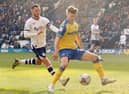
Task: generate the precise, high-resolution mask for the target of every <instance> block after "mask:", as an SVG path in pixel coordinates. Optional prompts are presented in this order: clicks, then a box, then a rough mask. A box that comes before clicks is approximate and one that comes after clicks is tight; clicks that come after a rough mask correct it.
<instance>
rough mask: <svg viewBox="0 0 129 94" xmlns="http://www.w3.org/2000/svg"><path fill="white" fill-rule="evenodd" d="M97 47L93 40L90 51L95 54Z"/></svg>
mask: <svg viewBox="0 0 129 94" xmlns="http://www.w3.org/2000/svg"><path fill="white" fill-rule="evenodd" d="M95 46H96V45H95V41H94V40H92V42H91V45H90V48H89V51H90V52H94V49H95Z"/></svg>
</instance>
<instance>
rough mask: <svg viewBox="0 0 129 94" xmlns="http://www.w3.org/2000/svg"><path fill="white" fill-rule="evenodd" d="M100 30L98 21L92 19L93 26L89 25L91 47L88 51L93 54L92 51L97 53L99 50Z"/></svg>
mask: <svg viewBox="0 0 129 94" xmlns="http://www.w3.org/2000/svg"><path fill="white" fill-rule="evenodd" d="M100 38H101V36H100V29H99V25H98V19H97V18H94V19H93V24H92V25H91V45H90V49H89V51H91V52H94V49H96V51H99V49H100Z"/></svg>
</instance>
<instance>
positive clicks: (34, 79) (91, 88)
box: [0, 53, 129, 94]
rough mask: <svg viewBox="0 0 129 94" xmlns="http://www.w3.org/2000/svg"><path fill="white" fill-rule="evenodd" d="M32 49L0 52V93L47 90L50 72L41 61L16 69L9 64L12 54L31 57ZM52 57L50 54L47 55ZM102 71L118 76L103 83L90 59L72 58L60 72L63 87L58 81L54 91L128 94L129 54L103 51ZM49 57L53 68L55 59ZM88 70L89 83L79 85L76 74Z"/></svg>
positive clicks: (38, 93)
mask: <svg viewBox="0 0 129 94" xmlns="http://www.w3.org/2000/svg"><path fill="white" fill-rule="evenodd" d="M33 56H34V55H33V54H32V53H0V94H49V93H48V91H47V86H48V85H49V83H50V80H51V75H50V74H49V73H48V72H47V70H46V68H45V67H44V66H43V65H36V66H35V65H20V66H18V67H16V69H15V70H13V69H11V64H12V63H13V60H14V59H15V58H28V57H33ZM48 57H49V58H50V59H51V54H49V55H48ZM102 57H103V58H104V63H103V66H104V69H105V74H106V75H107V76H109V77H112V78H114V79H117V82H116V83H114V84H111V85H107V86H102V85H101V83H100V80H99V77H98V75H97V72H96V71H95V70H94V67H93V64H92V63H90V62H84V61H83V62H81V61H71V62H70V64H69V67H68V68H67V69H66V70H65V72H64V74H63V76H69V77H70V81H69V83H68V85H67V86H66V87H62V86H61V84H60V83H59V82H57V85H56V87H55V92H54V94H71V93H72V94H129V57H128V56H126V55H103V56H102ZM51 61H52V64H53V66H54V68H55V69H57V68H58V65H59V63H58V61H56V62H55V61H53V60H51ZM82 73H87V74H89V75H90V76H91V78H92V80H91V83H90V85H88V86H82V85H81V84H80V83H79V75H80V74H82Z"/></svg>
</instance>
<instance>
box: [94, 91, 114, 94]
mask: <svg viewBox="0 0 129 94" xmlns="http://www.w3.org/2000/svg"><path fill="white" fill-rule="evenodd" d="M105 93H106V94H113V93H114V92H113V91H107V90H101V91H98V92H96V94H105Z"/></svg>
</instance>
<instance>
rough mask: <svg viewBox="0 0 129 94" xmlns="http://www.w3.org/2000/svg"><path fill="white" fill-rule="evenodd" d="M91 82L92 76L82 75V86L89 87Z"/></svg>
mask: <svg viewBox="0 0 129 94" xmlns="http://www.w3.org/2000/svg"><path fill="white" fill-rule="evenodd" d="M90 81H91V77H90V75H88V74H86V73H84V74H81V75H80V84H82V85H89V84H90Z"/></svg>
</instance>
